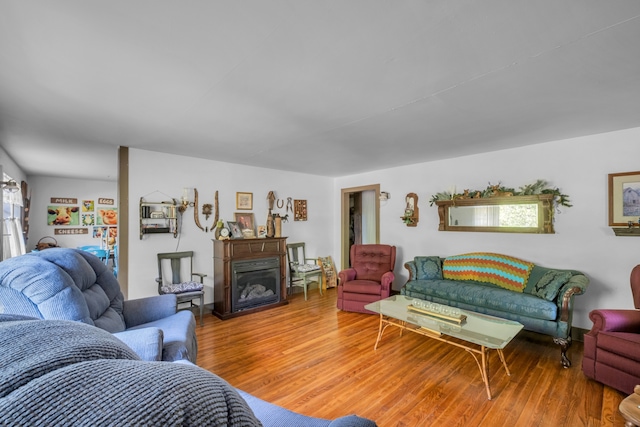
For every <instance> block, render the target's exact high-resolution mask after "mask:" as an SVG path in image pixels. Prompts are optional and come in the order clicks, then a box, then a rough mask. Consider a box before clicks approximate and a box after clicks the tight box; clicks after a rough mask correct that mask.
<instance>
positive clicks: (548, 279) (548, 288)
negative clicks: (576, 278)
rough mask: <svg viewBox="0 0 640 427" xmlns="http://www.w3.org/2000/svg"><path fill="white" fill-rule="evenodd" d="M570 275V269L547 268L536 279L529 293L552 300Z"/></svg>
mask: <svg viewBox="0 0 640 427" xmlns="http://www.w3.org/2000/svg"><path fill="white" fill-rule="evenodd" d="M571 276H573V274H571V272H570V271H558V270H549V271H547V272H546V273H544V275H543V276H542V277H541V278H540V280H538V283H536V285H535V287H534V288H533V291H531V294H532V295H536V296H538V297H540V298H544V299H546V300H547V301H553V300H554V299H555V298H556V295H558V291H559V290H560V288H561V287H562V285H564V284H565V283H567V282H568V281H569V279H571Z"/></svg>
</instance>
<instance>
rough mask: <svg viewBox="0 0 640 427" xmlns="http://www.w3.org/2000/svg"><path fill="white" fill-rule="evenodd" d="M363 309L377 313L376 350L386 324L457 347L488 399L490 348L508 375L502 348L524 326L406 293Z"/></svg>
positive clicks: (489, 397)
mask: <svg viewBox="0 0 640 427" xmlns="http://www.w3.org/2000/svg"><path fill="white" fill-rule="evenodd" d="M365 308H366V309H367V310H370V311H373V312H375V313H379V314H380V328H379V330H378V338H377V339H376V344H375V346H374V350H377V348H378V344H379V343H380V338H382V334H383V333H384V331H385V329H387V327H389V326H395V327H397V328H400V335H401V336H402V332H403V331H405V330H408V331H411V332H415V333H417V334H420V335H425V336H428V337H431V338H433V339H436V340H438V341H442V342H445V343H447V344H450V345H453V346H456V347H460V348H462V349H464V350H465V351H467V352H468V353H469V354H471V355H472V356H473V358H474V359H475V361H476V364H477V365H478V368H479V369H480V376H481V377H482V381H483V382H484V385H485V388H486V389H487V398H488V399H489V400H491V389H490V388H489V358H488V356H489V351H490V350H496V353H498V356H499V357H500V360H501V361H502V366H504V369H505V371H506V372H507V375H511V373H510V372H509V368H508V367H507V362H506V361H505V358H504V353H503V351H502V350H503V349H504V348H505V347H506V346H507V344H509V343H510V342H511V340H512V339H513V338H514V337H515V336H516V334H518V332H520V330H521V329H522V328H523V325H522V324H520V323H518V322H514V321H511V320H505V319H500V318H498V317H493V316H489V315H486V314H480V313H474V312H472V311H465V310H459V309H457V308H454V307H449V306H446V305H442V304H435V303H431V302H429V301H424V300H420V299H417V298H411V297H408V296H405V295H394V296H392V297H389V298H386V299H383V300H380V301H376V302H373V303H371V304H367V305H365ZM452 338H455V340H454V339H452Z"/></svg>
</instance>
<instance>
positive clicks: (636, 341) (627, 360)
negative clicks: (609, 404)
mask: <svg viewBox="0 0 640 427" xmlns="http://www.w3.org/2000/svg"><path fill="white" fill-rule="evenodd" d="M631 292H632V293H633V303H634V306H635V307H636V310H593V311H591V313H589V318H590V319H591V320H592V321H593V327H592V328H591V331H589V333H587V334H585V336H584V358H583V359H582V372H584V374H585V375H586V376H587V377H589V378H593V379H594V380H596V381H599V382H601V383H603V384H605V385H608V386H610V387H613V388H615V389H616V390H619V391H621V392H623V393H626V394H631V393H633V388H634V386H635V385H636V384H640V310H639V309H640V265H636V266H635V267H634V268H633V270H632V271H631Z"/></svg>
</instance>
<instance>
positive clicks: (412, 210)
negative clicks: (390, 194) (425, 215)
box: [400, 193, 420, 227]
mask: <svg viewBox="0 0 640 427" xmlns="http://www.w3.org/2000/svg"><path fill="white" fill-rule="evenodd" d="M405 200H406V202H407V206H406V207H405V209H404V216H401V217H400V219H401V220H402V221H403V222H404V223H405V225H406V226H407V227H416V226H417V225H418V221H419V220H420V210H419V209H418V195H417V194H416V193H409V194H407V196H406V197H405Z"/></svg>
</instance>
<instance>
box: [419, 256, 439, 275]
mask: <svg viewBox="0 0 640 427" xmlns="http://www.w3.org/2000/svg"><path fill="white" fill-rule="evenodd" d="M413 261H414V263H415V267H416V275H415V278H416V279H417V280H428V279H442V260H441V259H440V257H438V256H417V257H415V258H414V259H413Z"/></svg>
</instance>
